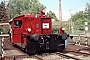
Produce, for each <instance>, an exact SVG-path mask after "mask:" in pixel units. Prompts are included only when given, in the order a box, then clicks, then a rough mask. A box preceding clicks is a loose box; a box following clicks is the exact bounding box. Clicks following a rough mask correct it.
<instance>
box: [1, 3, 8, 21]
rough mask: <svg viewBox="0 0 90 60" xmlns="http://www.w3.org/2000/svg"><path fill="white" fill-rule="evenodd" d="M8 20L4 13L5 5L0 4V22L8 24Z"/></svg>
mask: <svg viewBox="0 0 90 60" xmlns="http://www.w3.org/2000/svg"><path fill="white" fill-rule="evenodd" d="M8 20H9V18H8V15H7V13H6V9H5V3H4V2H1V4H0V22H8Z"/></svg>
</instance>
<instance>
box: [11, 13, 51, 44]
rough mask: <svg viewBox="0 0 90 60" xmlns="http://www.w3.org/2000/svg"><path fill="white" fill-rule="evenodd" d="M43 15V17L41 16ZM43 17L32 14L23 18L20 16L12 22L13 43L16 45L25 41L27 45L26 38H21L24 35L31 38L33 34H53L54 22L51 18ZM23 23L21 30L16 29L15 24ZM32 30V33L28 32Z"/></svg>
mask: <svg viewBox="0 0 90 60" xmlns="http://www.w3.org/2000/svg"><path fill="white" fill-rule="evenodd" d="M41 15H42V16H41ZM41 15H32V14H25V15H22V16H18V17H16V18H14V19H13V20H12V23H11V25H12V32H11V35H12V38H11V41H12V42H13V43H14V44H17V43H21V41H22V40H24V42H23V44H25V45H26V38H23V39H22V38H21V37H22V34H25V35H26V36H30V35H31V34H39V35H41V34H52V22H51V17H47V16H45V15H44V14H41ZM16 21H20V22H21V21H22V23H21V25H22V27H21V28H19V27H18V28H15V27H14V25H15V22H16ZM28 28H29V30H30V29H31V31H30V32H29V31H28Z"/></svg>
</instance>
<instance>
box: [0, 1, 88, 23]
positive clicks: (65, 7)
mask: <svg viewBox="0 0 90 60" xmlns="http://www.w3.org/2000/svg"><path fill="white" fill-rule="evenodd" d="M1 1H3V0H0V2H1ZM39 1H40V3H41V4H43V5H44V6H46V7H47V9H46V11H47V12H48V11H50V10H51V11H53V12H54V13H55V14H56V16H57V18H58V19H59V0H39ZM87 2H89V0H61V6H62V21H67V20H68V19H69V18H70V9H71V14H75V12H78V11H84V9H85V6H86V3H87Z"/></svg>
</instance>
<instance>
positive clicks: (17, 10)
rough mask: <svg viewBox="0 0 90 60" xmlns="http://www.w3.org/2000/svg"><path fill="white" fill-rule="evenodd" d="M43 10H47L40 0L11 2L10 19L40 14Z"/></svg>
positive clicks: (15, 0) (14, 0)
mask: <svg viewBox="0 0 90 60" xmlns="http://www.w3.org/2000/svg"><path fill="white" fill-rule="evenodd" d="M42 8H46V6H44V5H43V4H41V3H40V2H39V0H11V1H10V3H9V10H8V11H7V12H8V15H9V17H10V19H12V18H14V17H17V16H19V15H23V14H29V13H30V14H39V13H40V10H41V9H42Z"/></svg>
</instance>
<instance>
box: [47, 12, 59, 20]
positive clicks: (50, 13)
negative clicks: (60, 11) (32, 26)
mask: <svg viewBox="0 0 90 60" xmlns="http://www.w3.org/2000/svg"><path fill="white" fill-rule="evenodd" d="M47 16H50V17H52V19H55V21H58V19H57V17H56V15H55V13H54V12H52V11H49V12H47Z"/></svg>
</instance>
